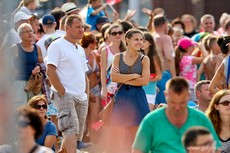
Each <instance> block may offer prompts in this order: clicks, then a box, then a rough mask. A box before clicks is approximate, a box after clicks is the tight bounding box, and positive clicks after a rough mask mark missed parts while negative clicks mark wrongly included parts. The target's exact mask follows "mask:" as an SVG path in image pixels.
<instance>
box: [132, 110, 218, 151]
mask: <svg viewBox="0 0 230 153" xmlns="http://www.w3.org/2000/svg"><path fill="white" fill-rule="evenodd" d="M192 126H203V127H206V128H208V129H209V131H210V132H211V133H212V134H213V137H214V139H215V141H216V147H218V148H219V147H220V146H221V143H220V141H219V139H218V136H217V134H216V132H215V129H214V128H213V126H212V123H211V122H210V120H209V119H208V118H207V117H206V116H205V115H204V114H203V113H202V112H201V111H199V110H196V109H194V108H190V107H188V118H187V120H186V122H185V124H184V125H183V126H182V127H181V128H177V127H176V126H174V125H173V124H171V123H170V122H169V120H168V118H167V117H166V114H165V107H164V108H160V109H159V110H156V111H153V112H151V113H149V114H148V115H147V116H146V117H145V118H144V119H143V121H142V122H141V124H140V127H139V129H138V131H137V134H136V138H135V140H134V144H133V148H134V149H136V150H140V151H142V152H143V153H149V152H151V153H185V152H186V150H185V148H184V147H183V144H182V142H181V137H182V135H183V134H184V132H185V131H186V130H187V129H188V128H190V127H192Z"/></svg>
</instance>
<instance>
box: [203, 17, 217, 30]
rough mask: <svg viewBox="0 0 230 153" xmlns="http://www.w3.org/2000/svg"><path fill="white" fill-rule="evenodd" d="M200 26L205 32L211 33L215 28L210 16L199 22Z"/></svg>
mask: <svg viewBox="0 0 230 153" xmlns="http://www.w3.org/2000/svg"><path fill="white" fill-rule="evenodd" d="M201 26H202V28H203V29H204V31H205V32H209V33H212V32H213V30H214V28H215V22H214V21H213V19H211V18H207V19H205V20H204V21H203V23H202V24H201Z"/></svg>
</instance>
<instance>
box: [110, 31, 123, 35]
mask: <svg viewBox="0 0 230 153" xmlns="http://www.w3.org/2000/svg"><path fill="white" fill-rule="evenodd" d="M110 34H111V35H112V36H116V35H117V34H118V35H122V34H123V32H122V31H118V32H111V33H110Z"/></svg>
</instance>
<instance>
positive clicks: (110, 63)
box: [106, 46, 115, 69]
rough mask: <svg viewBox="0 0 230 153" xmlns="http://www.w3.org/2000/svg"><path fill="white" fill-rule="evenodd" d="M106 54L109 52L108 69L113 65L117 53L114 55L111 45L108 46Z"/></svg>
mask: <svg viewBox="0 0 230 153" xmlns="http://www.w3.org/2000/svg"><path fill="white" fill-rule="evenodd" d="M106 54H107V63H106V64H107V65H106V69H108V68H109V67H111V65H112V63H113V59H114V56H115V55H113V53H112V52H111V49H110V47H109V46H107V47H106Z"/></svg>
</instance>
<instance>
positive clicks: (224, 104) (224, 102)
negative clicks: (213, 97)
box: [218, 100, 230, 106]
mask: <svg viewBox="0 0 230 153" xmlns="http://www.w3.org/2000/svg"><path fill="white" fill-rule="evenodd" d="M229 103H230V101H228V100H225V101H223V102H219V103H218V104H221V105H223V106H228V105H229Z"/></svg>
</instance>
